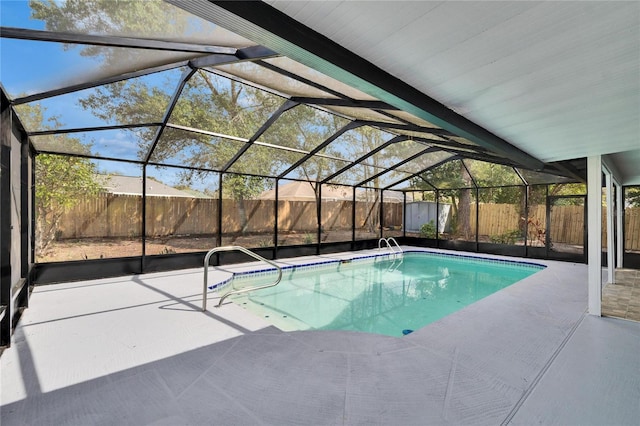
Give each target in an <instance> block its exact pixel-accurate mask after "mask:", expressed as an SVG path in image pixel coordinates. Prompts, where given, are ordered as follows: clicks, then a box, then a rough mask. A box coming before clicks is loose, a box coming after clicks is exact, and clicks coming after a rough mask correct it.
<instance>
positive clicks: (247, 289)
mask: <svg viewBox="0 0 640 426" xmlns="http://www.w3.org/2000/svg"><path fill="white" fill-rule="evenodd" d="M221 251H240V252H242V253H244V254H246V255H248V256H251V257H253V258H254V259H257V260H260V261H262V262H266V263H268V264H269V265H271V266H273V267H274V268H276V270H277V271H278V278H277V279H276V280H275V281H274V282H272V283H269V284H265V285H259V286H255V287H245V288H242V289H239V290H231V291H229V292H227V293H225V294H224V295H223V296H222V297H221V298H220V301H219V302H218V304H217V305H216V308H219V307H220V306H221V305H222V302H224V299H226V298H227V297H229V296H231V295H232V294H240V293H248V292H250V291H254V290H261V289H263V288H268V287H273V286H276V285H278V283H279V282H280V280H281V279H282V268H280V266H278V265H277V264H276V263H275V262H273V261H271V260H269V259H265V258H264V257H262V256H260V255H259V254H256V253H254V252H252V251H251V250H248V249H246V248H244V247H242V246H223V247H215V248H213V249H211V250H209V252H207V254H206V256H205V257H204V285H203V288H202V311H203V312H204V311H206V310H207V283H208V280H209V266H210V265H209V260H210V259H211V256H212V255H213V254H214V253H217V252H221Z"/></svg>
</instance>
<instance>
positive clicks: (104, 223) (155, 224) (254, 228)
mask: <svg viewBox="0 0 640 426" xmlns="http://www.w3.org/2000/svg"><path fill="white" fill-rule="evenodd" d="M352 205H353V202H351V201H322V206H321V208H322V210H321V214H322V216H321V218H322V226H323V227H324V228H325V229H327V230H338V229H345V230H350V229H351V223H352V221H353V217H352V214H353V213H352ZM379 209H380V204H379V203H373V202H364V201H357V202H356V212H355V218H356V228H363V227H366V226H369V225H371V226H374V227H377V226H378V223H379V222H378V217H379ZM222 211H223V217H222V233H223V234H227V233H231V234H233V233H239V232H242V231H244V232H247V233H261V232H270V231H272V230H273V226H274V217H275V214H274V213H275V201H274V200H244V201H236V200H230V199H224V200H222ZM146 215H147V222H146V227H147V229H146V234H147V235H148V236H153V237H156V236H168V235H214V234H217V233H218V200H217V199H211V198H190V197H147V204H146ZM316 215H317V213H316V203H315V201H287V200H280V201H278V229H279V230H280V231H281V232H288V231H296V232H315V231H316V230H317V226H318V225H317V220H316ZM243 223H244V224H245V225H244V229H243ZM384 224H385V226H388V227H401V226H402V204H401V203H384ZM141 232H142V197H140V196H136V195H114V194H101V195H99V196H97V197H90V198H86V199H82V200H80V201H79V202H78V203H76V204H75V206H74V207H73V208H71V209H69V210H68V211H67V212H65V214H64V215H63V216H62V218H61V221H60V231H59V233H58V238H59V239H69V238H72V239H75V238H103V237H111V238H133V237H139V236H140V235H141Z"/></svg>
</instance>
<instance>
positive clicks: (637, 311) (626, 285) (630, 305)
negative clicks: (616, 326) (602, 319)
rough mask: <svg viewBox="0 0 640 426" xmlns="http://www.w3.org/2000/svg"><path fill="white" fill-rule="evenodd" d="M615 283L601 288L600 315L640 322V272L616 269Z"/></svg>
mask: <svg viewBox="0 0 640 426" xmlns="http://www.w3.org/2000/svg"><path fill="white" fill-rule="evenodd" d="M615 281H616V282H615V283H609V284H607V285H605V286H604V287H603V288H602V315H604V316H608V317H616V318H622V319H628V320H632V321H640V271H639V270H636V269H626V268H625V269H618V270H616V279H615Z"/></svg>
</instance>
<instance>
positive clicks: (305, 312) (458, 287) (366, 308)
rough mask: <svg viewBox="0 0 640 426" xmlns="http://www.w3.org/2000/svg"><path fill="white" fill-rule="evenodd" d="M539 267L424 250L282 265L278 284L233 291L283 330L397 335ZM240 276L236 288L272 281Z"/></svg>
mask: <svg viewBox="0 0 640 426" xmlns="http://www.w3.org/2000/svg"><path fill="white" fill-rule="evenodd" d="M543 268H544V266H541V265H536V264H532V263H525V262H512V261H504V260H489V259H482V258H477V257H470V256H460V255H447V254H440V253H429V252H407V253H405V254H404V255H402V256H398V257H394V256H388V255H387V256H375V257H365V258H356V259H353V260H348V261H344V260H343V261H339V260H336V261H333V262H328V264H324V265H320V266H315V267H296V268H288V269H283V278H282V281H281V282H280V284H278V285H277V286H275V287H271V288H267V289H263V290H258V291H253V292H250V293H245V294H241V295H235V296H231V298H230V299H231V300H233V302H235V303H237V304H239V305H240V306H242V307H244V308H245V309H247V310H248V311H250V312H253V313H254V314H256V315H259V316H261V317H263V318H265V319H267V320H268V321H269V322H270V323H272V324H273V325H275V326H276V327H278V328H280V329H281V330H284V331H292V330H353V331H363V332H369V333H376V334H384V335H388V336H402V335H404V334H408V333H410V332H411V331H413V330H417V329H419V328H421V327H424V326H425V325H427V324H430V323H431V322H434V321H437V320H438V319H440V318H443V317H444V316H446V315H449V314H451V313H453V312H455V311H457V310H459V309H462V308H464V307H465V306H467V305H469V304H471V303H473V302H475V301H477V300H480V299H482V298H484V297H486V296H488V295H490V294H492V293H494V292H496V291H498V290H501V289H503V288H505V287H507V286H509V285H511V284H513V283H515V282H517V281H520V280H522V279H523V278H526V277H527V276H529V275H532V274H534V273H535V272H537V271H539V270H541V269H543ZM273 276H274V275H273V274H271V273H261V274H243V275H238V276H236V277H235V279H234V280H233V286H234V287H235V288H244V287H247V286H255V285H261V284H265V283H267V282H270V281H273Z"/></svg>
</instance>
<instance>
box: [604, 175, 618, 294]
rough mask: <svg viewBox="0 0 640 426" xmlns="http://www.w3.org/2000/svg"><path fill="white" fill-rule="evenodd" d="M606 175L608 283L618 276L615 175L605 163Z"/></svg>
mask: <svg viewBox="0 0 640 426" xmlns="http://www.w3.org/2000/svg"><path fill="white" fill-rule="evenodd" d="M602 170H603V172H604V177H605V185H606V188H605V206H606V211H607V283H614V282H615V277H616V272H615V269H616V262H615V256H616V253H615V244H614V239H615V231H614V229H613V204H614V200H613V176H612V175H611V171H610V170H609V169H608V168H607V167H606V166H604V165H603V167H602Z"/></svg>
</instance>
